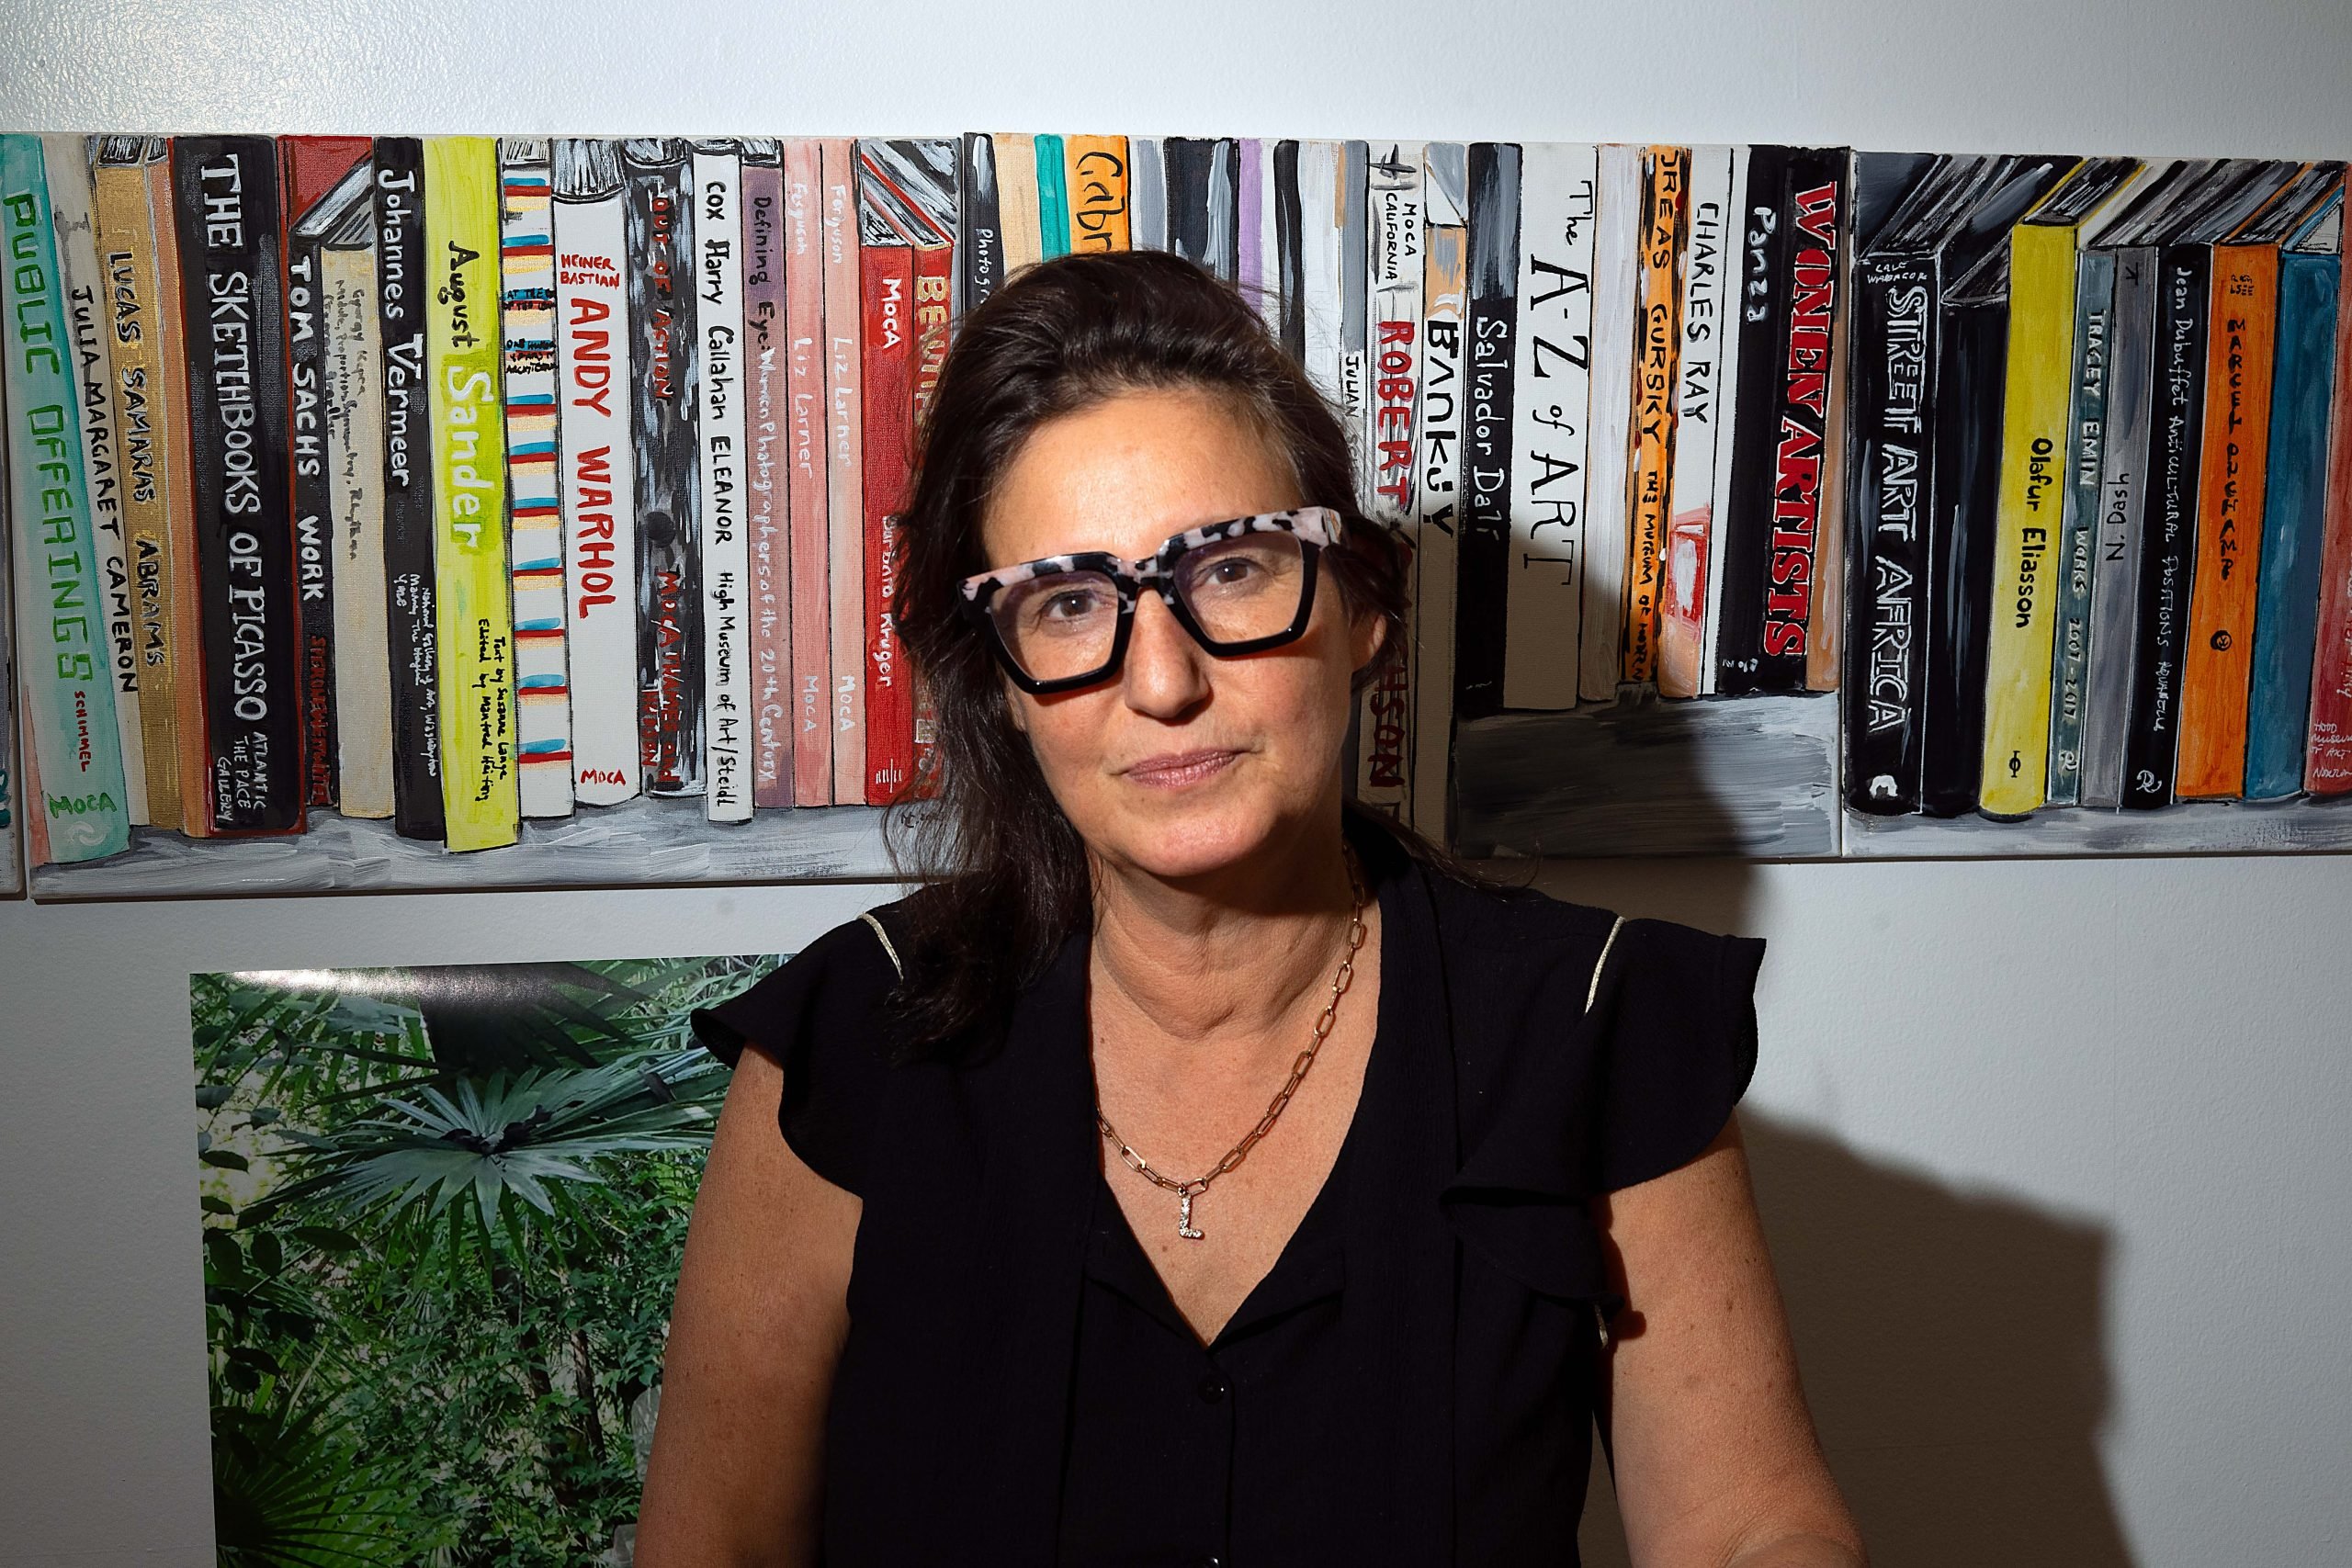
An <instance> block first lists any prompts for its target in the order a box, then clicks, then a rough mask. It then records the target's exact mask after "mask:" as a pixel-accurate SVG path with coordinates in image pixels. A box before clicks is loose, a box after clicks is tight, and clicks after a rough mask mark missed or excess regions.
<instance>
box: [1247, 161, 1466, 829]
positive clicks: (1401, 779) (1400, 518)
mask: <svg viewBox="0 0 2352 1568" xmlns="http://www.w3.org/2000/svg"><path fill="white" fill-rule="evenodd" d="M1423 155H1424V149H1423V148H1422V147H1421V146H1420V145H1419V143H1414V142H1390V143H1386V144H1385V146H1383V147H1382V148H1381V149H1380V150H1379V151H1378V152H1376V154H1375V155H1374V157H1373V158H1372V159H1371V160H1370V162H1369V163H1368V164H1367V165H1366V176H1367V177H1366V196H1367V201H1368V203H1369V206H1368V209H1367V210H1366V213H1365V221H1366V222H1367V223H1368V224H1369V225H1370V233H1369V238H1368V242H1367V246H1366V257H1365V260H1366V263H1367V265H1368V267H1369V269H1370V270H1369V273H1368V275H1367V276H1366V278H1365V288H1366V290H1367V303H1368V306H1369V310H1370V320H1369V330H1370V332H1371V334H1372V342H1371V344H1370V347H1369V351H1368V352H1369V353H1370V355H1371V365H1370V367H1369V374H1370V376H1371V378H1372V386H1371V404H1372V438H1371V442H1370V445H1369V446H1368V447H1367V457H1368V461H1369V463H1370V465H1371V470H1372V471H1371V481H1372V494H1373V509H1372V519H1373V521H1374V522H1375V523H1378V524H1380V525H1383V526H1385V527H1386V528H1388V529H1389V530H1390V531H1391V532H1392V533H1393V534H1396V535H1397V536H1401V537H1402V538H1403V539H1404V541H1405V542H1406V545H1407V547H1408V548H1414V549H1417V548H1418V547H1419V527H1418V526H1417V525H1416V521H1415V517H1416V513H1415V503H1414V492H1413V479H1414V469H1415V466H1416V459H1417V457H1418V453H1417V452H1416V450H1415V446H1414V418H1415V415H1416V413H1417V412H1419V378H1420V359H1419V338H1420V331H1421V281H1422V278H1421V275H1422V268H1423V250H1424V246H1423V229H1424V227H1425V223H1424V212H1423V209H1424V205H1425V197H1424V192H1423V185H1424V180H1423V175H1422V161H1423ZM1254 166H1255V159H1254V158H1250V159H1246V160H1245V169H1244V172H1245V174H1246V173H1247V172H1248V170H1249V169H1250V168H1252V167H1254ZM1246 206H1247V204H1246V203H1245V207H1246ZM1254 227H1255V226H1254V225H1250V226H1249V229H1247V230H1245V236H1244V237H1245V239H1247V238H1250V234H1251V233H1252V232H1253V231H1254ZM1251 248H1252V249H1253V250H1254V249H1255V248H1256V247H1255V246H1254V245H1252V246H1251ZM1412 662H1413V661H1412V657H1411V647H1410V640H1409V632H1408V644H1407V647H1406V649H1405V650H1404V657H1402V658H1399V659H1397V660H1396V661H1395V662H1393V663H1392V664H1390V666H1389V667H1388V670H1387V671H1386V672H1385V674H1383V675H1382V676H1381V678H1380V679H1379V680H1378V681H1377V682H1374V683H1373V684H1372V685H1370V686H1367V687H1365V688H1364V690H1363V694H1362V695H1361V697H1360V698H1359V699H1358V700H1359V708H1358V713H1357V727H1358V728H1357V737H1358V744H1357V747H1356V781H1355V782H1356V800H1357V801H1358V802H1359V803H1360V804H1362V805H1364V806H1367V807H1371V808H1372V809H1374V810H1375V811H1381V812H1385V813H1386V814H1387V815H1389V816H1391V817H1393V818H1398V819H1400V820H1409V819H1410V818H1411V816H1412V809H1413V786H1414V773H1413V760H1414V750H1413V671H1412Z"/></svg>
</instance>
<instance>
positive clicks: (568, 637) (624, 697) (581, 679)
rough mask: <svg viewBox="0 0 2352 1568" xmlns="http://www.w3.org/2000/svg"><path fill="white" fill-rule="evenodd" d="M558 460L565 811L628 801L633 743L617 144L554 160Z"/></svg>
mask: <svg viewBox="0 0 2352 1568" xmlns="http://www.w3.org/2000/svg"><path fill="white" fill-rule="evenodd" d="M552 173H553V175H554V180H555V186H554V197H553V201H552V204H551V206H550V209H549V216H550V218H551V220H552V222H553V233H554V239H555V247H556V272H555V290H556V321H557V336H556V376H557V389H558V397H559V398H560V404H559V410H558V414H557V434H556V439H557V446H558V454H557V455H558V457H559V460H560V464H561V468H560V473H561V475H562V479H561V485H560V498H561V506H562V516H563V569H564V575H563V588H564V628H565V639H564V657H565V683H566V686H567V688H568V690H569V694H570V697H571V792H572V798H573V799H574V800H576V801H578V802H580V803H581V804H582V805H587V806H613V805H617V804H618V803H619V802H621V801H624V800H633V799H635V798H636V797H637V795H638V794H639V790H640V789H641V788H642V786H643V775H642V766H641V758H640V753H639V732H638V690H639V688H638V636H639V634H638V625H637V607H638V604H639V602H640V597H641V596H640V594H639V583H638V581H637V566H638V559H639V553H640V548H641V547H640V545H639V540H638V530H637V493H638V488H639V486H638V480H637V470H636V454H637V438H636V431H635V428H634V426H635V416H636V406H637V400H638V398H639V396H641V395H642V394H641V392H640V390H639V387H638V383H637V377H636V374H635V370H634V367H633V356H632V352H631V350H632V345H633V344H634V343H635V341H636V337H635V333H633V331H632V330H631V326H630V321H629V292H628V279H629V271H630V269H629V263H628V255H629V243H628V214H627V210H626V209H627V205H628V203H627V200H626V198H625V197H624V196H623V194H622V175H621V164H620V150H619V147H618V145H617V144H616V143H615V142H612V141H600V140H594V139H584V138H582V139H573V138H567V139H563V140H560V141H557V142H556V144H555V147H554V164H553V170H552Z"/></svg>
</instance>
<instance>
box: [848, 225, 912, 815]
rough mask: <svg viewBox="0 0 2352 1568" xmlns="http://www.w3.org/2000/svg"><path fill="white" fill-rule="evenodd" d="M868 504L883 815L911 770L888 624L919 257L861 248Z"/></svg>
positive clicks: (905, 686) (870, 758)
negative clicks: (915, 274)
mask: <svg viewBox="0 0 2352 1568" xmlns="http://www.w3.org/2000/svg"><path fill="white" fill-rule="evenodd" d="M857 259H858V298H859V301H860V305H861V313H862V315H863V317H864V321H863V325H864V328H865V332H864V334H863V336H864V346H863V350H862V357H863V361H864V364H863V370H864V380H865V441H864V446H865V804H866V805H868V806H887V805H888V804H889V803H890V802H891V801H892V800H893V799H895V798H896V797H897V795H898V794H899V790H900V789H902V788H903V787H904V786H905V784H906V783H907V781H908V779H909V778H910V777H911V776H912V774H913V771H914V717H915V711H914V699H913V693H912V691H911V690H910V682H909V680H908V679H907V670H906V666H905V663H904V662H903V661H902V660H900V659H899V637H898V632H897V629H896V628H895V627H893V626H891V625H890V616H889V612H890V598H891V594H892V592H894V591H895V589H896V588H897V586H898V570H897V568H898V561H897V557H898V511H899V507H900V506H901V505H903V504H904V502H905V494H906V488H907V477H908V471H909V465H910V457H911V455H912V452H913V447H914V401H913V398H914V392H913V370H914V342H913V335H912V333H913V325H914V310H913V306H914V254H913V252H912V251H911V250H910V248H909V247H907V246H905V245H899V244H878V245H863V246H861V247H859V251H858V258H857Z"/></svg>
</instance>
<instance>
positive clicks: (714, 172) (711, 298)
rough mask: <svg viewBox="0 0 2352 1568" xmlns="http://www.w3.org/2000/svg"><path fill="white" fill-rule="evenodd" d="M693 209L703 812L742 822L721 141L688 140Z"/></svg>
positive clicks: (740, 421)
mask: <svg viewBox="0 0 2352 1568" xmlns="http://www.w3.org/2000/svg"><path fill="white" fill-rule="evenodd" d="M687 172H688V179H689V184H688V186H687V200H688V202H689V203H690V204H691V205H692V206H693V208H694V239H693V241H692V243H691V244H690V246H689V247H688V249H687V253H686V254H689V255H690V256H691V257H692V258H693V269H694V278H693V282H692V285H691V288H693V291H694V292H695V334H696V338H695V341H696V350H697V358H698V360H699V364H698V365H697V367H696V375H695V387H696V396H697V402H698V406H697V409H696V416H695V460H696V462H697V463H698V465H699V466H700V468H701V498H702V505H701V508H700V514H699V518H698V524H699V532H700V536H701V559H700V570H699V571H698V572H697V573H696V577H697V592H698V593H699V599H700V609H701V615H702V660H701V663H700V665H699V666H698V667H696V668H695V669H694V670H693V671H691V673H692V674H694V675H695V676H697V677H699V679H700V680H701V682H702V692H703V715H704V723H703V776H704V781H705V788H704V811H705V814H706V815H707V817H708V818H709V819H710V820H711V821H713V822H743V821H748V820H750V819H751V815H752V798H753V783H752V688H751V657H752V638H751V625H752V616H751V614H750V609H751V606H750V603H749V597H750V588H751V574H752V560H751V548H750V539H749V536H748V534H747V532H746V516H747V512H748V507H747V504H746V494H745V484H746V479H747V470H746V469H745V468H744V463H743V447H744V432H745V418H744V403H743V399H744V387H745V380H746V368H745V365H744V360H743V252H742V245H743V211H742V203H743V165H742V159H741V154H740V153H739V152H737V151H736V145H735V143H733V142H731V141H704V142H697V143H696V144H695V152H694V154H693V159H692V162H691V164H690V165H689V168H688V171H687Z"/></svg>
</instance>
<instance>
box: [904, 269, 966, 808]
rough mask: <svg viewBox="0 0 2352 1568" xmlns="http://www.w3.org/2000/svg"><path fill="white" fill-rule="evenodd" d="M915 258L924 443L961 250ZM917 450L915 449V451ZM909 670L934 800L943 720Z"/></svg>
mask: <svg viewBox="0 0 2352 1568" xmlns="http://www.w3.org/2000/svg"><path fill="white" fill-rule="evenodd" d="M914 259H915V375H914V424H913V429H914V431H915V434H916V438H917V439H918V440H920V439H921V438H922V432H923V429H924V424H923V422H924V421H925V420H926V419H927V418H929V417H930V413H931V395H932V393H933V392H934V391H936V390H937V389H938V388H939V372H940V369H941V367H943V366H944V365H945V364H946V363H947V329H948V312H949V310H950V308H951V307H950V301H951V300H952V299H953V298H954V296H955V291H956V283H955V279H956V247H955V245H954V244H953V243H942V244H933V245H922V246H920V247H918V248H917V249H916V251H915V253H914ZM911 450H912V448H910V452H911ZM908 668H909V670H910V673H911V674H912V676H913V681H914V787H913V788H912V789H911V790H910V791H909V792H908V793H909V795H910V796H911V797H913V798H915V799H928V798H929V797H931V796H933V795H937V794H938V793H939V784H938V780H937V779H935V778H933V775H932V750H931V749H932V740H933V733H934V732H935V730H936V729H937V727H938V715H937V713H936V711H935V710H934V709H933V705H932V701H931V688H930V684H929V682H926V681H924V680H923V678H922V671H919V670H915V669H914V668H913V666H912V665H911V664H910V665H909V667H908Z"/></svg>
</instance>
